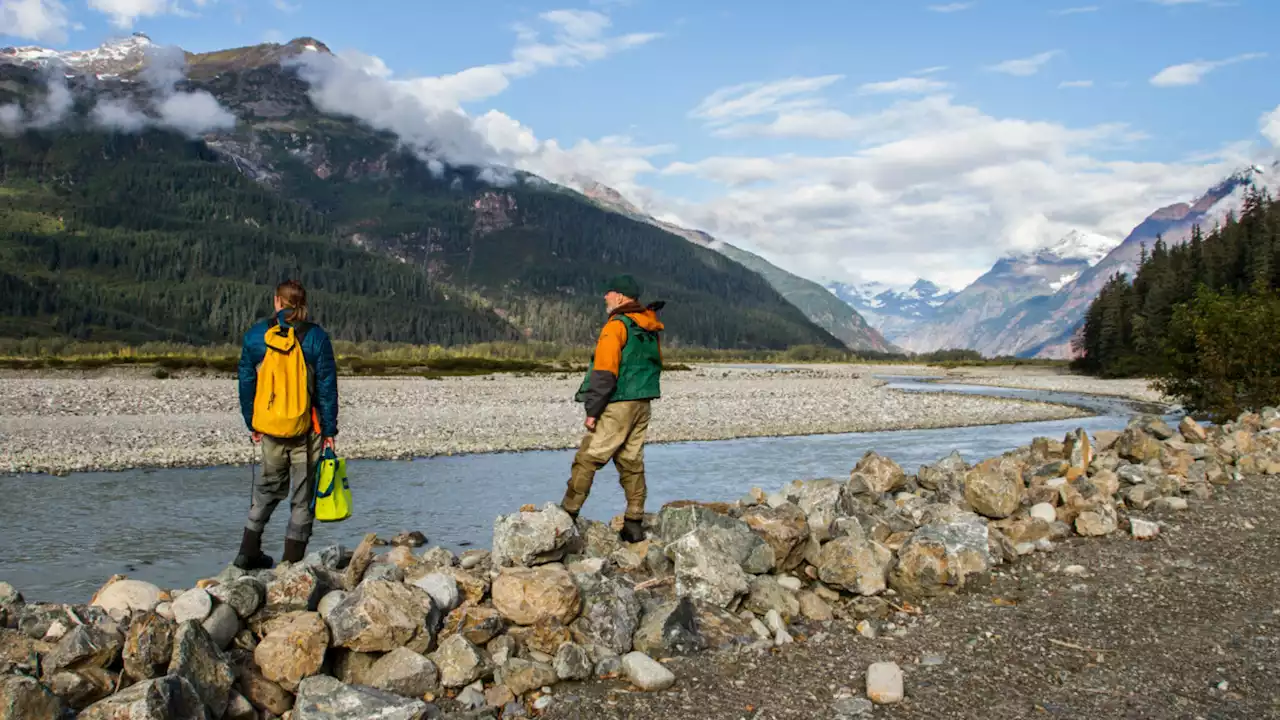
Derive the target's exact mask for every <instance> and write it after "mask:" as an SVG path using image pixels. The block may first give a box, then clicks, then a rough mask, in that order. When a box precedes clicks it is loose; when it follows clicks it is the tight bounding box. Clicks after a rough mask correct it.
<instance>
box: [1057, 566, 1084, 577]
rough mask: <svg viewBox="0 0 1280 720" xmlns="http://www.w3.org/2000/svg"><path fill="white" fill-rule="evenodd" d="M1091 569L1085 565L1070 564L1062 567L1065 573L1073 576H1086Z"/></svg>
mask: <svg viewBox="0 0 1280 720" xmlns="http://www.w3.org/2000/svg"><path fill="white" fill-rule="evenodd" d="M1088 572H1089V571H1088V570H1087V569H1086V568H1085V566H1083V565H1068V566H1066V567H1065V568H1063V569H1062V574H1063V575H1069V576H1071V577H1084V576H1085V574H1086V573H1088Z"/></svg>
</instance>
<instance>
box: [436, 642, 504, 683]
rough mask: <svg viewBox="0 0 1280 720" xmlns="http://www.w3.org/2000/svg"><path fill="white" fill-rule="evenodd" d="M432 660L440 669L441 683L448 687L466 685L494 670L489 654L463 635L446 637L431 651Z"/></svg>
mask: <svg viewBox="0 0 1280 720" xmlns="http://www.w3.org/2000/svg"><path fill="white" fill-rule="evenodd" d="M431 662H433V663H435V666H436V669H437V670H439V671H440V684H441V685H443V686H445V687H446V688H460V687H466V686H467V685H470V684H471V683H473V682H475V681H476V680H480V679H482V678H484V677H487V676H488V675H489V674H490V673H492V672H493V664H492V662H491V661H490V659H489V656H488V655H486V654H485V652H484V651H483V650H481V649H480V648H478V647H476V646H475V645H473V644H472V643H471V642H470V641H468V640H467V639H466V638H464V637H462V636H461V635H453V636H450V637H448V638H445V639H444V641H443V642H441V643H440V647H439V648H437V649H436V651H435V652H434V653H431Z"/></svg>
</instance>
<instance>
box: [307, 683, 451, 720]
mask: <svg viewBox="0 0 1280 720" xmlns="http://www.w3.org/2000/svg"><path fill="white" fill-rule="evenodd" d="M430 709H431V706H430V705H427V704H426V703H425V702H423V701H421V700H411V699H409V698H404V697H401V696H399V695H396V694H394V693H389V692H386V691H384V690H378V689H376V688H371V687H365V686H359V685H354V686H353V685H346V684H344V683H342V682H341V681H339V680H336V679H334V678H331V677H329V676H327V675H314V676H312V677H309V678H307V679H305V680H303V681H302V683H301V685H299V686H298V699H297V701H296V702H295V703H294V706H293V720H368V719H369V718H378V720H423V718H425V717H426V716H427V713H428V711H429V710H430Z"/></svg>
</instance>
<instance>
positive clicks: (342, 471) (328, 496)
mask: <svg viewBox="0 0 1280 720" xmlns="http://www.w3.org/2000/svg"><path fill="white" fill-rule="evenodd" d="M311 509H312V511H313V512H314V513H315V516H316V520H319V521H320V522H338V521H340V520H346V519H347V518H349V517H351V485H350V484H349V483H348V482H347V461H346V459H345V458H340V457H338V456H337V455H335V454H334V452H333V451H332V450H330V449H328V448H325V451H324V456H323V457H322V458H321V459H320V462H319V463H316V487H315V493H314V494H313V495H312V496H311Z"/></svg>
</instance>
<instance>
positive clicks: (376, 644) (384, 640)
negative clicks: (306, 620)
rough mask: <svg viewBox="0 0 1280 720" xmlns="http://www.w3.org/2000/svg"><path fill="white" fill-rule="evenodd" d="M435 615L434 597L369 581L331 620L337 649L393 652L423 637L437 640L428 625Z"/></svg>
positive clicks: (383, 581) (332, 612)
mask: <svg viewBox="0 0 1280 720" xmlns="http://www.w3.org/2000/svg"><path fill="white" fill-rule="evenodd" d="M434 611H435V607H434V604H433V602H432V600H431V596H430V595H428V594H427V593H426V592H425V591H423V590H420V589H418V588H416V587H412V586H409V585H404V584H400V583H392V582H387V581H386V580H366V581H364V582H362V583H360V586H359V587H358V588H356V590H355V592H352V593H351V594H349V595H347V596H346V597H345V598H343V599H342V601H341V602H339V603H338V604H337V606H336V607H334V608H333V609H332V610H331V611H330V612H329V617H328V618H327V620H328V624H329V629H330V631H331V632H332V635H333V645H334V646H335V647H345V648H347V649H349V650H356V651H358V652H390V651H391V650H394V649H396V648H398V647H404V646H405V645H408V644H409V643H410V642H411V641H413V640H414V639H415V638H418V637H419V636H425V635H431V636H432V637H434V627H429V626H428V625H427V620H428V618H429V617H430V616H431V615H432V614H433V612H434ZM428 644H429V643H428Z"/></svg>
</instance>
